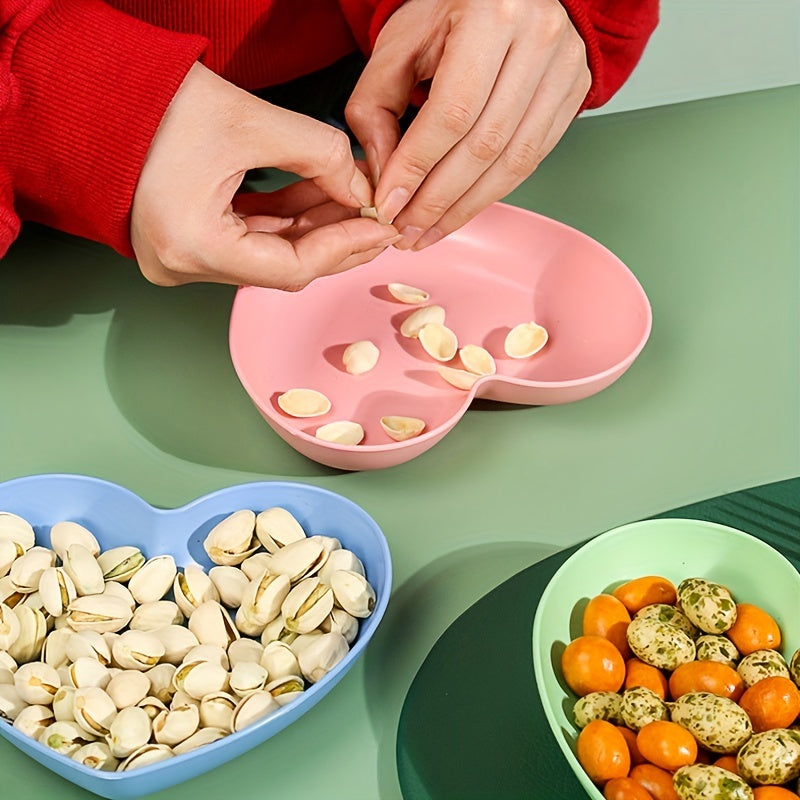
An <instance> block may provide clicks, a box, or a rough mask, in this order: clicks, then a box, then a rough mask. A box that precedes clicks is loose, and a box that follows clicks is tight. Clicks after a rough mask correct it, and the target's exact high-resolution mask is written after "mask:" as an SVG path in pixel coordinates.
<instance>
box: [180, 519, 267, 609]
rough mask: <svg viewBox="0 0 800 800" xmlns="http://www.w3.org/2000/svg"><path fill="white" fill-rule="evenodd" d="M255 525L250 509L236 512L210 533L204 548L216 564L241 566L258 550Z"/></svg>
mask: <svg viewBox="0 0 800 800" xmlns="http://www.w3.org/2000/svg"><path fill="white" fill-rule="evenodd" d="M255 525H256V515H255V513H254V512H253V511H251V510H250V509H249V508H243V509H240V510H239V511H234V512H233V513H232V514H228V516H227V517H225V518H224V519H223V520H222V521H220V522H218V523H217V524H216V525H215V526H214V527H213V528H212V529H211V530H210V531H209V532H208V535H207V536H206V538H205V539H204V540H203V548H204V549H205V551H206V553H207V554H208V557H209V558H210V559H211V560H212V561H213V562H214V563H215V564H221V565H227V566H235V565H236V564H241V563H242V561H244V559H246V558H247V557H248V556H250V555H252V554H253V553H255V551H256V550H257V549H258V545H259V543H258V539H256V537H255ZM190 589H191V586H190ZM192 593H193V592H192ZM178 605H180V601H178ZM181 610H182V611H183V613H184V614H186V613H187V610H186V608H184V607H181ZM188 613H189V614H191V613H192V612H191V611H189V612H188Z"/></svg>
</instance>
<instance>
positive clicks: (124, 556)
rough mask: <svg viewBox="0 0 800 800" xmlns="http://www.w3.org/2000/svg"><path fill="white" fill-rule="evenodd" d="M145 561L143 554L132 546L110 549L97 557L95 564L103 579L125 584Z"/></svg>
mask: <svg viewBox="0 0 800 800" xmlns="http://www.w3.org/2000/svg"><path fill="white" fill-rule="evenodd" d="M145 561H146V559H145V557H144V553H142V551H141V550H140V549H139V548H138V547H134V546H133V545H127V544H126V545H121V546H120V547H112V548H111V549H110V550H106V551H105V552H103V553H100V555H99V556H97V563H98V564H99V565H100V569H101V570H102V571H103V579H104V580H107V581H119V583H126V582H127V581H129V580H130V579H131V578H132V577H133V576H134V575H135V574H136V573H137V572H138V571H139V570H140V569H141V568H142V567H143V566H144V562H145Z"/></svg>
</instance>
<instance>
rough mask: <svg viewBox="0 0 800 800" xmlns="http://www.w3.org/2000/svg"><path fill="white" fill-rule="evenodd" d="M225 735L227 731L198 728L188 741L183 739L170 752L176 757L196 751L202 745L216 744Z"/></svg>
mask: <svg viewBox="0 0 800 800" xmlns="http://www.w3.org/2000/svg"><path fill="white" fill-rule="evenodd" d="M227 735H228V731H227V730H223V729H222V728H209V727H205V728H200V729H199V730H197V731H195V732H194V733H193V734H192V735H191V736H190V737H189V738H188V739H184V740H183V741H182V742H181V743H180V744H176V745H175V747H173V748H172V752H173V753H175V755H176V756H180V755H183V754H184V753H188V752H190V751H192V750H196V749H197V748H198V747H202V746H203V745H206V744H211V743H212V742H217V741H219V740H220V739H222V738H223V737H224V736H227Z"/></svg>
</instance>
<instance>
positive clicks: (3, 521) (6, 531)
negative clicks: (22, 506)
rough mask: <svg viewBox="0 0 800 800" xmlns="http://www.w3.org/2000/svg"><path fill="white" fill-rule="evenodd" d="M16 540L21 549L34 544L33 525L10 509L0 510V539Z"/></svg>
mask: <svg viewBox="0 0 800 800" xmlns="http://www.w3.org/2000/svg"><path fill="white" fill-rule="evenodd" d="M3 539H8V540H10V541H12V542H16V543H17V544H18V545H19V546H20V547H21V548H22V549H23V550H30V549H31V547H33V546H34V545H35V544H36V534H35V533H34V531H33V526H32V525H31V524H30V522H28V521H27V520H26V519H23V518H22V517H20V516H19V515H17V514H12V513H11V512H10V511H0V540H3Z"/></svg>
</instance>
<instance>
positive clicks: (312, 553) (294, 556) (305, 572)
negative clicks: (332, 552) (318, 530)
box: [269, 538, 328, 583]
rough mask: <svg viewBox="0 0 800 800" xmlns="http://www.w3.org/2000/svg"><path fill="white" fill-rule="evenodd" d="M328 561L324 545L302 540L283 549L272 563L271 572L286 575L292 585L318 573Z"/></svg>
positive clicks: (276, 554) (309, 539) (274, 556)
mask: <svg viewBox="0 0 800 800" xmlns="http://www.w3.org/2000/svg"><path fill="white" fill-rule="evenodd" d="M327 560H328V552H327V551H326V550H325V547H324V545H323V543H322V542H321V541H319V540H316V539H311V538H308V539H302V540H301V541H298V542H291V543H290V544H287V545H286V547H282V548H281V549H280V550H278V552H277V553H275V555H273V556H272V559H271V561H270V567H269V569H270V572H273V573H275V574H276V575H286V576H288V578H289V580H290V581H291V582H292V583H297V581H299V580H301V579H302V578H305V577H307V576H310V575H314V574H315V573H317V572H318V571H319V570H320V569H321V568H322V566H323V565H324V564H325V562H326V561H327Z"/></svg>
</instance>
